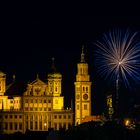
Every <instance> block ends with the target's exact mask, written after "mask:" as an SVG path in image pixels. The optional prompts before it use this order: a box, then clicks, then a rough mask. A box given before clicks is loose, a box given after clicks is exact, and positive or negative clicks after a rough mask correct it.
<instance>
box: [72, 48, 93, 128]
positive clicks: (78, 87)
mask: <svg viewBox="0 0 140 140" xmlns="http://www.w3.org/2000/svg"><path fill="white" fill-rule="evenodd" d="M74 84H75V124H76V125H77V124H81V122H82V120H83V119H84V118H85V117H86V116H91V82H90V75H89V74H88V64H87V63H86V62H85V58H84V47H82V53H81V61H80V63H78V64H77V75H76V82H75V83H74Z"/></svg>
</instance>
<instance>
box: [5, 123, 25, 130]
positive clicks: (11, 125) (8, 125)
mask: <svg viewBox="0 0 140 140" xmlns="http://www.w3.org/2000/svg"><path fill="white" fill-rule="evenodd" d="M22 127H23V126H22V123H21V122H20V123H17V122H15V123H13V122H10V123H8V122H5V123H4V128H3V129H5V130H22Z"/></svg>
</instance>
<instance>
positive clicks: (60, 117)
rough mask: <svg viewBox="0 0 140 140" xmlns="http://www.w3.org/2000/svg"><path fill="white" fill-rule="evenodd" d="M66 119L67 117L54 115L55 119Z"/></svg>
mask: <svg viewBox="0 0 140 140" xmlns="http://www.w3.org/2000/svg"><path fill="white" fill-rule="evenodd" d="M62 118H63V119H66V115H54V119H62ZM68 119H71V115H68Z"/></svg>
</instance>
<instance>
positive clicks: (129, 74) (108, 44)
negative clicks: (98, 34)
mask: <svg viewBox="0 0 140 140" xmlns="http://www.w3.org/2000/svg"><path fill="white" fill-rule="evenodd" d="M137 35H138V34H137V33H134V34H131V33H130V32H129V31H126V32H125V33H122V32H121V31H114V32H109V34H104V35H103V38H102V40H101V41H97V42H96V43H95V45H96V46H97V50H96V51H95V57H96V62H95V64H96V67H97V71H98V72H99V73H100V74H101V76H103V77H105V79H107V78H110V79H111V80H116V79H117V76H119V77H120V78H121V79H122V80H123V82H124V84H125V86H129V85H130V82H129V80H132V81H135V82H138V81H139V82H140V42H139V40H138V39H137Z"/></svg>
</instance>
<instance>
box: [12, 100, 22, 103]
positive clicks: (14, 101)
mask: <svg viewBox="0 0 140 140" xmlns="http://www.w3.org/2000/svg"><path fill="white" fill-rule="evenodd" d="M10 103H11V104H12V103H20V101H19V100H10Z"/></svg>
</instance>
